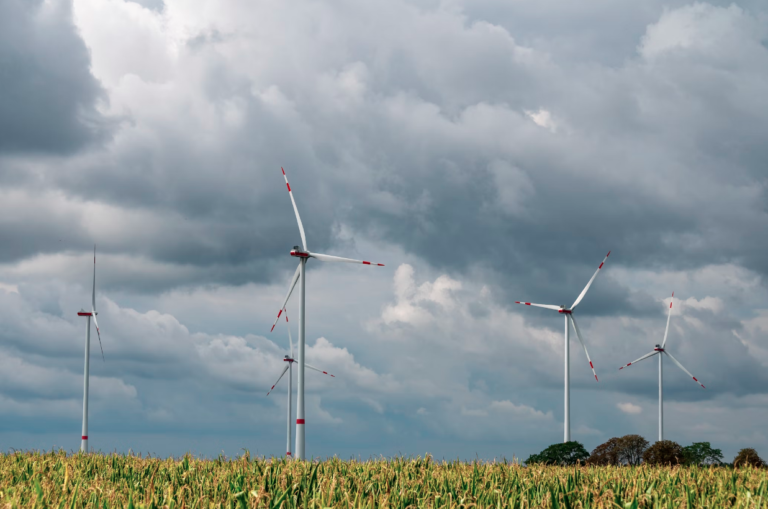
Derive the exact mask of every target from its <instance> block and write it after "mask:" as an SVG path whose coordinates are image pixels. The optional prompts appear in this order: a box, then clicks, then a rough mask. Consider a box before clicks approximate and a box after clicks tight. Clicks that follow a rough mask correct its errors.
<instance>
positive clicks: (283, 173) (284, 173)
mask: <svg viewBox="0 0 768 509" xmlns="http://www.w3.org/2000/svg"><path fill="white" fill-rule="evenodd" d="M280 169H281V170H283V167H282V166H281V167H280ZM283 175H285V170H283ZM289 454H290V453H289Z"/></svg>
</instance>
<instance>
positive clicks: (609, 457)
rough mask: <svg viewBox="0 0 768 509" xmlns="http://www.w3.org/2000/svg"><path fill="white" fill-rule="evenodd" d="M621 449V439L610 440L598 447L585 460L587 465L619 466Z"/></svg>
mask: <svg viewBox="0 0 768 509" xmlns="http://www.w3.org/2000/svg"><path fill="white" fill-rule="evenodd" d="M620 448H621V439H620V438H612V439H610V440H608V441H607V442H606V443H604V444H601V445H598V446H597V447H595V450H594V451H592V454H591V455H590V456H589V458H587V465H601V466H607V465H619V464H620V462H619V449H620Z"/></svg>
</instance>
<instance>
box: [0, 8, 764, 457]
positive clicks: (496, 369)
mask: <svg viewBox="0 0 768 509" xmlns="http://www.w3.org/2000/svg"><path fill="white" fill-rule="evenodd" d="M766 90H768V4H766V3H765V2H764V1H758V0H753V1H743V2H736V3H730V2H725V1H723V2H720V1H714V0H713V1H711V2H708V3H699V2H697V3H691V2H687V1H677V0H672V1H661V0H647V1H643V2H636V1H631V0H589V1H584V2H578V4H575V3H574V2H571V1H567V0H538V1H527V0H518V1H512V2H510V1H509V0H412V1H405V0H372V1H368V2H360V1H357V0H342V1H332V2H331V1H324V0H319V1H318V0H312V1H303V0H297V1H292V2H278V1H274V0H266V1H261V0H260V1H244V0H240V1H217V2H213V1H210V0H209V1H203V0H195V1H190V0H183V1H182V0H166V1H163V0H141V1H135V2H134V1H128V0H72V1H68V0H44V1H43V0H35V1H30V0H4V1H2V2H0V415H2V419H0V450H9V449H11V448H16V449H28V448H46V449H50V448H51V447H54V446H56V447H63V448H65V449H67V450H75V449H77V448H78V446H79V442H80V440H79V437H80V425H81V415H82V370H83V342H84V332H85V331H84V329H85V322H84V319H82V318H79V317H78V316H77V314H76V312H77V311H78V310H79V309H80V308H82V307H85V308H87V307H88V306H89V303H90V285H91V270H92V262H91V256H92V254H91V250H92V249H93V245H94V244H96V245H97V249H98V253H97V259H98V266H97V269H98V273H97V278H98V279H97V285H98V293H97V308H98V309H99V324H100V326H101V330H102V340H103V348H104V355H105V358H106V361H105V362H103V361H102V360H101V355H100V353H99V349H98V344H97V342H96V340H95V337H94V338H93V339H94V342H93V343H92V350H91V352H92V356H91V404H90V430H89V435H90V437H91V440H90V442H91V446H92V447H93V448H95V449H101V450H104V451H112V450H118V451H127V450H129V449H131V450H134V451H141V452H151V453H155V454H161V455H166V454H174V455H180V454H183V453H185V452H187V451H191V452H193V453H195V454H201V455H208V456H211V455H216V454H218V453H219V452H221V451H223V452H224V453H225V454H227V455H234V454H237V453H239V452H241V450H242V449H243V448H246V449H249V450H250V451H251V453H252V454H259V455H267V456H270V455H280V454H283V453H284V452H285V419H286V385H285V382H286V380H283V381H282V382H281V385H280V386H279V387H278V388H277V389H276V390H275V392H273V393H272V394H271V395H270V396H269V397H266V396H265V394H266V392H267V389H269V387H270V386H271V385H272V384H273V383H274V381H275V379H276V378H277V376H278V375H279V374H280V371H281V370H282V367H283V365H284V363H283V361H282V357H283V356H284V355H285V354H286V353H287V347H288V340H287V331H286V328H285V325H284V324H281V325H280V327H276V328H275V330H274V332H272V333H269V330H270V326H271V324H272V320H273V319H274V316H275V314H276V313H277V311H278V307H279V305H280V302H281V301H282V298H283V296H284V295H285V291H286V289H287V285H288V281H289V280H290V277H291V274H292V273H293V270H294V269H295V266H296V260H295V259H294V258H291V257H290V256H289V255H288V252H289V251H290V249H291V248H292V247H293V246H294V245H297V244H299V243H300V237H299V232H298V228H297V226H296V221H295V218H294V215H293V211H292V207H291V203H290V200H289V197H288V196H287V193H286V191H285V184H284V182H283V176H282V173H281V172H280V167H281V166H282V167H284V168H285V169H286V172H287V173H288V176H289V178H290V180H291V185H292V188H293V191H294V195H295V198H296V201H297V204H298V208H299V210H300V212H301V214H302V217H303V220H304V225H305V229H306V233H307V241H308V245H309V249H310V250H313V251H317V252H321V253H328V254H334V255H340V256H347V257H354V258H363V259H366V260H371V261H375V262H380V263H384V264H385V265H386V266H385V267H371V266H358V265H346V264H344V265H343V266H337V265H336V264H323V263H322V262H318V261H315V260H311V261H310V262H309V264H308V274H307V354H306V355H307V361H308V362H309V363H311V364H313V365H317V366H318V367H321V368H323V369H326V370H327V371H329V372H331V373H333V374H334V375H336V378H329V377H324V376H322V375H320V374H318V373H315V372H308V373H307V377H306V378H307V415H306V420H307V427H306V429H307V455H308V456H315V457H318V456H323V457H324V456H332V455H338V456H340V457H350V456H361V457H363V458H367V457H370V456H378V455H380V454H383V455H386V456H390V455H395V454H405V455H421V454H424V453H427V452H429V453H431V454H432V455H434V456H435V457H438V458H441V457H446V458H455V457H462V458H474V457H480V458H484V459H491V458H494V457H496V458H500V457H502V456H503V457H507V458H509V459H511V458H512V457H513V456H514V457H519V458H525V457H527V455H528V454H530V453H532V452H537V451H539V450H540V449H542V448H543V447H545V446H547V445H549V444H552V443H556V442H559V441H561V440H562V420H563V339H562V334H563V317H562V315H558V314H556V313H554V312H552V311H549V310H544V309H534V308H530V307H522V306H517V305H515V304H514V301H516V300H524V301H532V302H543V303H548V304H558V305H559V304H565V305H570V304H571V303H572V302H573V301H574V300H575V299H576V297H577V296H578V294H579V292H580V291H581V289H582V288H583V287H584V285H585V284H586V282H587V281H588V280H589V278H590V276H591V275H592V273H593V272H594V270H595V269H596V268H597V266H598V265H599V263H600V261H601V260H602V259H603V257H604V256H605V253H607V252H608V251H609V250H612V253H611V256H610V258H609V259H608V262H607V263H606V265H605V266H604V267H603V270H602V271H601V273H600V276H599V277H598V278H597V280H596V282H595V284H594V285H593V287H592V289H591V290H590V292H589V293H588V294H587V296H586V298H585V299H584V301H583V302H582V304H580V305H579V308H578V316H579V320H580V322H579V323H580V327H581V329H582V332H583V334H584V336H585V340H586V343H587V346H588V348H589V351H590V354H591V356H592V360H593V362H594V365H595V369H596V370H597V374H598V376H599V378H600V381H599V382H595V380H594V378H593V377H592V374H591V371H590V369H589V365H588V363H587V361H586V358H585V356H584V354H583V351H581V349H580V347H579V345H578V343H576V342H575V340H574V341H573V342H572V344H571V367H572V373H571V381H572V402H571V406H572V410H571V423H572V438H573V439H574V440H578V441H580V442H582V443H583V444H584V445H585V446H586V447H587V449H590V450H591V449H592V448H594V447H595V446H597V445H598V444H600V443H602V442H604V441H606V440H607V439H609V438H611V437H613V436H621V435H625V434H630V433H637V434H641V435H643V436H644V437H646V439H648V440H649V441H651V442H652V441H654V440H655V438H656V434H657V394H658V393H657V391H658V386H657V365H656V362H655V360H654V361H645V362H643V363H640V364H638V365H637V366H632V367H631V368H629V369H627V370H623V371H621V372H620V373H619V371H618V368H619V366H621V365H623V364H626V363H627V362H629V361H631V360H633V359H635V358H637V357H640V356H641V355H643V354H645V353H646V352H648V351H650V350H651V349H652V348H653V345H654V344H656V343H658V342H660V341H661V338H662V336H663V332H664V326H665V322H666V311H667V309H668V307H669V302H670V298H671V297H670V295H671V293H672V291H675V300H674V304H675V306H674V308H673V315H672V325H671V326H670V333H669V334H670V335H669V341H668V349H669V351H670V352H672V353H673V355H675V357H676V358H677V359H678V360H680V361H681V362H682V363H683V364H684V365H685V366H686V368H688V370H689V371H691V372H692V373H693V374H694V375H695V376H696V377H697V378H699V379H700V380H701V381H702V382H703V383H704V385H705V386H706V389H702V388H701V387H699V386H698V385H696V384H695V382H693V381H692V380H691V379H690V378H689V377H687V376H686V375H685V374H684V373H682V372H681V371H680V370H678V369H677V368H676V367H675V366H674V365H672V364H671V363H670V362H667V363H666V364H665V396H666V405H665V417H666V426H665V428H666V438H669V439H671V440H675V441H677V442H679V443H681V444H682V445H688V444H690V443H692V442H699V441H709V442H712V444H713V445H714V446H716V447H719V448H721V449H723V452H724V453H725V455H726V459H729V460H730V459H731V458H732V457H733V456H734V455H735V453H736V452H737V450H738V449H740V448H742V447H755V448H757V450H758V452H760V453H761V454H762V455H763V457H765V456H768V433H767V432H766V430H765V423H766V422H768V371H767V370H766V368H767V367H768V340H766V337H767V335H768V287H767V286H766V276H768V257H766V252H767V250H768V236H767V235H766V231H768V230H767V229H768V170H766V161H768V143H766V142H765V140H766V139H768V94H766ZM296 311H297V300H296V299H293V300H292V301H291V302H290V303H289V306H288V312H289V316H294V317H295V316H296V314H297V313H296ZM296 326H297V322H296V320H294V322H293V335H294V338H295V337H296V336H297V329H296ZM294 417H295V416H294Z"/></svg>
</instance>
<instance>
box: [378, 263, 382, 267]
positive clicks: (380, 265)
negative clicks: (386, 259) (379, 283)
mask: <svg viewBox="0 0 768 509" xmlns="http://www.w3.org/2000/svg"><path fill="white" fill-rule="evenodd" d="M376 265H378V266H379V267H383V266H384V264H383V263H377V264H376Z"/></svg>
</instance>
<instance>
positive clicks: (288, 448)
mask: <svg viewBox="0 0 768 509" xmlns="http://www.w3.org/2000/svg"><path fill="white" fill-rule="evenodd" d="M283 311H285V310H283ZM285 327H286V328H287V329H288V342H289V343H290V345H291V355H290V357H289V356H288V355H286V356H285V359H283V360H284V361H285V362H287V363H288V364H287V365H286V366H285V368H283V372H282V373H280V376H279V377H278V378H277V382H275V384H274V385H273V386H272V388H270V389H269V392H267V396H269V394H270V393H271V392H272V391H273V390H275V387H276V386H277V384H278V383H280V379H281V378H283V375H285V372H286V371H288V372H289V373H288V420H287V435H288V439H287V442H286V451H288V452H286V453H285V454H286V456H290V455H291V396H292V394H293V363H294V362H296V361H295V360H294V358H293V339H292V338H291V326H290V324H289V323H288V312H287V311H285ZM304 366H305V367H307V368H309V369H314V370H315V371H319V372H320V373H323V374H324V375H328V376H331V377H333V378H335V377H334V376H333V375H331V374H330V373H328V372H327V371H323V370H321V369H318V368H316V367H314V366H310V365H309V364H304Z"/></svg>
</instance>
